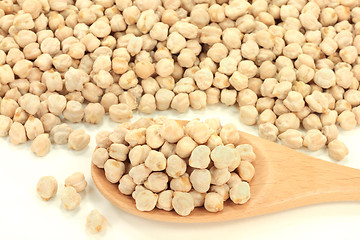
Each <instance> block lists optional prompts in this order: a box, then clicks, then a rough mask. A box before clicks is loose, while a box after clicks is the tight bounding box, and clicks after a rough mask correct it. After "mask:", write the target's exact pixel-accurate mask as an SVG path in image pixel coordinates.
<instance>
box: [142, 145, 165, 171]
mask: <svg viewBox="0 0 360 240" xmlns="http://www.w3.org/2000/svg"><path fill="white" fill-rule="evenodd" d="M145 166H146V167H148V168H149V169H150V170H151V171H162V170H165V168H166V158H165V156H164V154H163V153H162V152H158V151H155V150H151V151H150V152H149V154H148V156H147V158H146V159H145Z"/></svg>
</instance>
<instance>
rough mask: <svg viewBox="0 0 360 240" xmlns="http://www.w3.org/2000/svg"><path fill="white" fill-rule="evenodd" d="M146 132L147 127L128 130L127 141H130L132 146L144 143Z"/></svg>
mask: <svg viewBox="0 0 360 240" xmlns="http://www.w3.org/2000/svg"><path fill="white" fill-rule="evenodd" d="M145 134H146V129H145V128H138V129H133V130H129V131H127V132H126V135H125V141H126V142H127V143H129V145H130V146H132V147H134V146H136V145H140V144H144V143H145V142H146V138H145Z"/></svg>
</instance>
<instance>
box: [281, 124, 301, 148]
mask: <svg viewBox="0 0 360 240" xmlns="http://www.w3.org/2000/svg"><path fill="white" fill-rule="evenodd" d="M278 137H279V139H280V140H281V144H283V145H285V146H287V147H289V148H294V149H297V148H301V147H302V145H303V137H302V133H301V132H300V131H298V130H295V129H288V130H286V131H285V132H283V133H281V134H280V135H279V136H278Z"/></svg>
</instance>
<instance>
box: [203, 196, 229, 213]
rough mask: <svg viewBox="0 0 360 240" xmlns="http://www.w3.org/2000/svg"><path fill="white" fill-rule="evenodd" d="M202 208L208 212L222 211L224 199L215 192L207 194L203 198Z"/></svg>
mask: <svg viewBox="0 0 360 240" xmlns="http://www.w3.org/2000/svg"><path fill="white" fill-rule="evenodd" d="M204 207H205V209H206V210H207V211H209V212H219V211H222V210H223V208H224V199H223V197H222V196H221V195H220V194H218V193H216V192H210V193H207V194H206V196H205V202H204Z"/></svg>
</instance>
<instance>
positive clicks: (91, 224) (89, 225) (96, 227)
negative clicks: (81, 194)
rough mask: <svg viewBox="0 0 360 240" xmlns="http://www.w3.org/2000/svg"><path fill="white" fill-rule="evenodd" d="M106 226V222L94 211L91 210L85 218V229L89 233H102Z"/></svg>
mask: <svg viewBox="0 0 360 240" xmlns="http://www.w3.org/2000/svg"><path fill="white" fill-rule="evenodd" d="M106 226H107V221H106V219H105V217H104V216H103V215H101V214H100V212H99V211H98V210H96V209H94V210H92V211H91V212H90V213H89V215H88V216H87V217H86V229H87V230H88V231H89V232H91V233H98V232H101V231H103V230H104V229H105V228H106Z"/></svg>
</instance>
